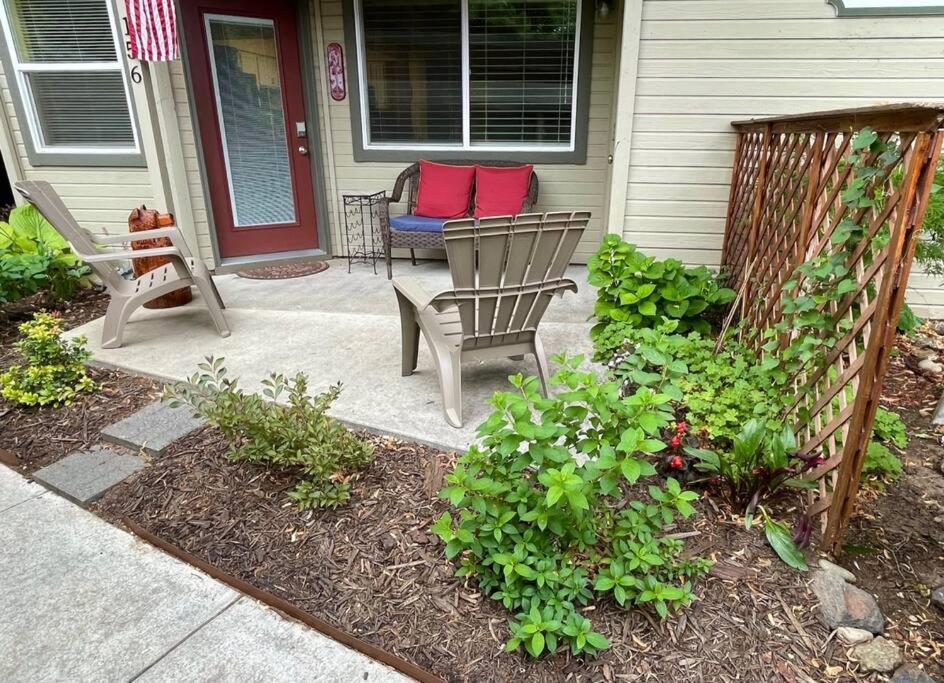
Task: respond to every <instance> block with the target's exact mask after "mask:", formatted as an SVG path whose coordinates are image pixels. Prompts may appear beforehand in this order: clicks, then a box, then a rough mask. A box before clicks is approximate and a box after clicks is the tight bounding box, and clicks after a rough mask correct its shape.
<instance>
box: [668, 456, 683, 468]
mask: <svg viewBox="0 0 944 683" xmlns="http://www.w3.org/2000/svg"><path fill="white" fill-rule="evenodd" d="M669 467H671V468H672V469H673V470H680V469H682V468H683V467H685V463H684V462H682V456H681V455H673V456H672V459H671V460H669Z"/></svg>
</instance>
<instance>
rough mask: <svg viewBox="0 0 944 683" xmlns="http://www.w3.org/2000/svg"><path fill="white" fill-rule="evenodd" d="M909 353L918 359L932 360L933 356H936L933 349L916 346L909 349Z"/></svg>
mask: <svg viewBox="0 0 944 683" xmlns="http://www.w3.org/2000/svg"><path fill="white" fill-rule="evenodd" d="M911 355H912V356H914V357H915V358H917V359H918V360H927V359H929V358H930V359H931V360H934V359H935V358H937V351H935V350H934V349H928V348H922V347H918V348H917V349H912V350H911Z"/></svg>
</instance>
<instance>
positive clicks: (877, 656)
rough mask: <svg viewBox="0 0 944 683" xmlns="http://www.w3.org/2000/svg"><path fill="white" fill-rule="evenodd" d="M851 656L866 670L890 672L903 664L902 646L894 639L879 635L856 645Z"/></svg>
mask: <svg viewBox="0 0 944 683" xmlns="http://www.w3.org/2000/svg"><path fill="white" fill-rule="evenodd" d="M850 657H851V658H852V659H854V660H855V661H857V662H858V663H859V666H861V667H862V668H863V669H865V670H866V671H878V672H879V673H889V672H891V671H894V670H895V669H896V668H898V666H899V665H900V664H901V648H899V647H898V645H897V644H896V643H895V642H894V641H892V640H888V639H887V638H883V637H882V636H879V637H878V638H875V639H874V640H871V641H869V642H868V643H863V644H862V645H856V646H855V647H854V648H852V653H851V654H850Z"/></svg>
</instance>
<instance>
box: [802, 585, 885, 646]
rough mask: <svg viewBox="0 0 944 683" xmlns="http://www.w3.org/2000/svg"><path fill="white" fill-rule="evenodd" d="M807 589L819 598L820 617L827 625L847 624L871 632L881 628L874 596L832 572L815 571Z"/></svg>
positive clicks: (881, 617) (834, 626)
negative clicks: (809, 588)
mask: <svg viewBox="0 0 944 683" xmlns="http://www.w3.org/2000/svg"><path fill="white" fill-rule="evenodd" d="M811 588H812V589H813V593H815V594H816V597H817V598H818V599H819V603H820V618H821V619H822V621H823V623H824V624H826V626H828V627H829V628H831V629H835V628H839V627H840V626H851V627H853V628H861V629H864V630H866V631H868V632H869V633H874V634H879V633H881V632H882V631H883V630H884V629H885V617H884V615H883V614H882V611H881V610H880V609H879V608H878V604H877V603H876V602H875V598H873V597H872V596H871V595H869V594H868V593H866V592H865V591H864V590H862V589H860V588H856V587H855V586H852V585H849V584H848V583H846V582H845V581H844V580H843V578H842V577H841V576H839V575H838V574H836V573H835V572H830V571H826V570H819V571H817V572H816V573H815V574H814V575H813V582H812V585H811Z"/></svg>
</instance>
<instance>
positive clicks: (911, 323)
mask: <svg viewBox="0 0 944 683" xmlns="http://www.w3.org/2000/svg"><path fill="white" fill-rule="evenodd" d="M923 324H924V319H923V318H921V317H919V316H917V315H916V314H915V312H914V311H912V310H911V306H909V305H908V304H902V306H901V312H900V313H899V314H898V331H899V332H900V333H901V334H905V335H908V336H909V337H910V336H911V335H913V334H914V332H915V330H917V329H918V328H919V327H921V326H922V325H923Z"/></svg>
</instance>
